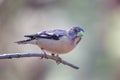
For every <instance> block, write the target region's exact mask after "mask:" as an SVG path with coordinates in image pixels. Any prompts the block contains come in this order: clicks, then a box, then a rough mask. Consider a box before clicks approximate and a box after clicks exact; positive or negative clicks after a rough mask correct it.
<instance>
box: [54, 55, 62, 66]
mask: <svg viewBox="0 0 120 80" xmlns="http://www.w3.org/2000/svg"><path fill="white" fill-rule="evenodd" d="M52 56H55V57H56V58H57V60H56V63H57V64H60V63H62V58H60V57H59V55H58V54H56V55H55V54H52Z"/></svg>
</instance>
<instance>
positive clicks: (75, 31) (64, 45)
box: [16, 27, 84, 54]
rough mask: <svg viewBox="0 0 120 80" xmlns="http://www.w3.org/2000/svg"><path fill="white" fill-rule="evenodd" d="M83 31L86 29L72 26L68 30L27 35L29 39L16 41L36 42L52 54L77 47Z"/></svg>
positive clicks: (19, 42)
mask: <svg viewBox="0 0 120 80" xmlns="http://www.w3.org/2000/svg"><path fill="white" fill-rule="evenodd" d="M83 33H84V30H83V29H82V28H80V27H72V28H70V29H69V30H68V31H65V30H60V29H56V30H50V31H43V32H38V33H37V34H32V35H25V37H28V38H29V39H27V40H22V41H17V42H16V43H18V44H34V45H37V46H39V47H40V48H41V49H42V50H45V51H47V52H50V53H51V54H63V53H68V52H70V51H71V50H72V49H74V48H75V47H76V45H77V44H78V43H79V41H80V40H81V38H82V36H83Z"/></svg>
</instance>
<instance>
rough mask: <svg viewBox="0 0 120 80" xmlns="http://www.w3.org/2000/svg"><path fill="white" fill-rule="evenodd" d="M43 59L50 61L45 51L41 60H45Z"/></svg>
mask: <svg viewBox="0 0 120 80" xmlns="http://www.w3.org/2000/svg"><path fill="white" fill-rule="evenodd" d="M43 58H46V59H48V57H47V54H46V52H44V51H43V53H42V56H41V58H40V59H43Z"/></svg>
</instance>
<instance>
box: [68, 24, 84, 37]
mask: <svg viewBox="0 0 120 80" xmlns="http://www.w3.org/2000/svg"><path fill="white" fill-rule="evenodd" d="M68 34H69V36H71V38H75V37H80V38H81V37H82V36H83V35H84V30H83V29H82V28H80V27H79V26H77V27H72V28H70V30H69V31H68Z"/></svg>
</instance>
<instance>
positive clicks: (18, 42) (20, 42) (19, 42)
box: [15, 39, 31, 44]
mask: <svg viewBox="0 0 120 80" xmlns="http://www.w3.org/2000/svg"><path fill="white" fill-rule="evenodd" d="M30 42H31V39H27V40H21V41H16V42H15V43H17V44H29V43H30Z"/></svg>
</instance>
